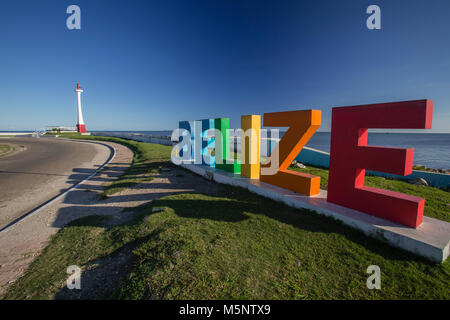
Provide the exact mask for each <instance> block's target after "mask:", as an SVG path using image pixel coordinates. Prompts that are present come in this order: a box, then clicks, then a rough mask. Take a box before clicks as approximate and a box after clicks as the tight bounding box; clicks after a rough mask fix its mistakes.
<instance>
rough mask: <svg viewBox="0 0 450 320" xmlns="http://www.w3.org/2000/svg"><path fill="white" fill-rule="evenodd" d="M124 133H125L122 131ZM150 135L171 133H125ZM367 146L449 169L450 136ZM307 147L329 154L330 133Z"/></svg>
mask: <svg viewBox="0 0 450 320" xmlns="http://www.w3.org/2000/svg"><path fill="white" fill-rule="evenodd" d="M124 132H125V131H124ZM126 132H134V133H142V134H152V135H168V136H170V135H171V133H172V132H171V131H126ZM368 144H369V145H375V146H386V147H398V148H414V165H417V164H421V165H425V166H427V167H429V168H434V169H450V134H445V133H443V134H440V133H378V132H377V133H375V132H369V139H368ZM306 145H307V146H308V147H311V148H314V149H318V150H322V151H326V152H330V133H329V132H316V133H315V134H314V135H313V136H312V138H311V140H310V141H309V142H308V143H307V144H306Z"/></svg>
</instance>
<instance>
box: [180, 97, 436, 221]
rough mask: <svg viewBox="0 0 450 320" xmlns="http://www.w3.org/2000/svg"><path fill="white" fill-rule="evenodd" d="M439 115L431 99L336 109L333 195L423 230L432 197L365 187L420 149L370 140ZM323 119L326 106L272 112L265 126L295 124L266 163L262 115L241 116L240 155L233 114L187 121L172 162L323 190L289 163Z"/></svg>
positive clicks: (408, 162) (305, 190)
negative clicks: (375, 133)
mask: <svg viewBox="0 0 450 320" xmlns="http://www.w3.org/2000/svg"><path fill="white" fill-rule="evenodd" d="M432 114H433V102H432V101H430V100H415V101H405V102H393V103H381V104H371V105H360V106H350V107H337V108H333V110H332V122H331V149H330V172H329V179H328V194H327V201H329V202H332V203H335V204H338V205H341V206H344V207H347V208H351V209H355V210H358V211H361V212H364V213H366V214H369V215H373V216H377V217H380V218H383V219H387V220H390V221H393V222H396V223H400V224H403V225H406V226H409V227H413V228H417V227H418V226H419V225H420V224H421V223H422V217H423V209H424V204H425V199H423V198H420V197H415V196H411V195H408V194H403V193H398V192H393V191H388V190H383V189H377V188H372V187H368V186H365V185H364V177H365V170H366V169H367V170H373V171H381V172H387V173H392V174H398V175H408V174H411V173H412V163H413V152H414V150H413V149H403V148H390V147H381V146H368V145H367V137H368V129H370V128H378V129H431V121H432ZM320 124H321V111H320V110H298V111H288V112H274V113H265V114H264V118H263V126H265V127H288V130H287V131H286V132H285V134H284V135H283V137H282V138H281V140H280V141H279V143H278V144H277V145H276V146H275V148H274V149H273V150H272V152H271V154H270V157H269V158H268V159H267V160H266V161H265V163H261V156H260V151H261V140H262V139H261V116H259V115H245V116H242V117H241V128H240V137H241V140H240V141H241V152H240V157H239V159H234V157H233V156H232V155H231V148H230V121H229V119H228V118H217V119H204V120H196V121H180V123H179V129H178V130H176V131H177V132H176V133H175V132H174V135H173V137H175V138H177V137H178V138H179V142H178V144H177V145H175V146H174V149H173V150H172V161H173V162H175V163H177V164H179V163H181V162H188V163H193V164H197V165H207V166H211V167H215V168H216V169H219V170H225V171H228V172H232V173H234V174H240V175H241V176H243V177H247V178H250V179H259V180H260V181H263V182H265V183H269V184H272V185H276V186H278V187H281V188H285V189H289V190H292V191H294V192H297V193H300V194H304V195H306V196H315V195H318V194H319V191H320V177H317V176H313V175H310V174H307V173H301V172H295V171H291V170H288V167H289V165H290V164H291V163H292V161H293V160H294V159H295V157H296V156H297V155H298V154H299V153H300V151H301V150H302V148H303V147H304V146H305V144H306V143H307V142H308V140H309V139H310V138H311V137H312V136H313V135H314V133H315V132H316V130H317V129H318V128H319V126H320ZM211 132H212V133H211Z"/></svg>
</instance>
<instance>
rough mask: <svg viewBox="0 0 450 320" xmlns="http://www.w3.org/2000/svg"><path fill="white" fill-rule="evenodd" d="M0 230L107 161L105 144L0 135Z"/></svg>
mask: <svg viewBox="0 0 450 320" xmlns="http://www.w3.org/2000/svg"><path fill="white" fill-rule="evenodd" d="M0 144H6V145H10V146H12V147H14V148H15V151H13V152H11V153H9V154H7V155H4V156H1V157H0V229H1V228H3V227H5V226H6V225H8V224H9V223H10V222H12V221H14V220H15V219H17V218H19V217H21V216H22V215H24V214H26V213H27V212H29V211H31V210H33V209H34V208H35V207H37V206H39V205H41V204H42V203H45V202H46V201H48V200H49V199H51V198H53V197H54V196H56V195H58V194H59V193H61V192H63V191H64V190H66V189H67V188H69V187H71V186H72V185H74V184H76V183H78V182H79V181H81V180H83V179H85V178H86V177H88V176H89V175H90V174H92V173H93V172H94V171H95V170H96V169H97V168H98V167H99V166H101V165H102V164H103V163H104V162H106V161H107V159H108V157H109V156H110V149H108V148H107V147H105V146H102V145H98V144H93V143H87V142H74V141H67V140H59V139H55V138H32V137H20V138H0Z"/></svg>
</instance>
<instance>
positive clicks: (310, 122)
mask: <svg viewBox="0 0 450 320" xmlns="http://www.w3.org/2000/svg"><path fill="white" fill-rule="evenodd" d="M320 122H321V111H320V110H299V111H287V112H273V113H265V114H264V123H263V125H264V126H266V127H289V129H288V131H286V133H285V134H284V136H283V137H282V138H281V140H280V142H279V143H278V145H277V146H276V147H275V148H274V150H273V151H272V154H271V156H270V159H269V162H270V161H276V155H278V159H279V167H278V171H277V172H276V173H275V174H272V175H270V174H269V175H268V174H264V169H265V168H267V167H268V166H269V164H266V165H264V166H262V168H261V176H260V181H263V182H266V183H269V184H272V185H275V186H278V187H281V188H285V189H289V190H292V191H294V192H297V193H301V194H305V195H307V196H314V195H317V194H319V191H320V177H317V176H313V175H311V174H307V173H301V172H296V171H290V170H287V168H288V167H289V166H290V165H291V163H292V161H293V160H294V159H295V157H296V156H297V155H298V154H299V153H300V151H301V150H302V148H303V147H304V146H305V144H306V143H307V142H308V141H309V139H310V138H311V137H312V136H313V134H314V133H315V132H316V130H317V129H318V128H319V126H320Z"/></svg>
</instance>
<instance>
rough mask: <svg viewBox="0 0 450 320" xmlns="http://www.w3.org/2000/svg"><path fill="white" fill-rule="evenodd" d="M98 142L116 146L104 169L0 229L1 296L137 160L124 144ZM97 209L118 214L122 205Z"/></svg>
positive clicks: (89, 211)
mask: <svg viewBox="0 0 450 320" xmlns="http://www.w3.org/2000/svg"><path fill="white" fill-rule="evenodd" d="M76 141H77V142H80V143H92V142H90V141H83V140H76ZM98 142H100V143H101V144H104V145H108V146H109V147H112V148H114V149H115V155H114V158H113V159H111V161H110V163H109V164H108V165H107V166H106V167H105V168H103V170H99V171H98V172H97V173H96V174H94V175H93V176H92V177H90V178H89V179H88V180H85V181H83V182H81V183H80V184H78V185H77V186H75V187H74V188H72V189H70V190H69V191H68V192H67V193H65V194H63V196H61V197H59V198H57V199H55V201H52V202H51V203H49V204H48V205H46V206H44V207H42V208H41V209H40V210H39V212H37V213H36V214H33V215H30V216H28V217H27V218H26V219H23V220H21V221H19V222H17V223H16V224H14V225H12V226H10V227H8V228H7V229H6V230H4V231H2V232H0V297H1V296H2V295H3V293H4V291H5V289H6V288H7V287H8V286H9V285H10V284H12V283H13V282H14V281H15V280H16V279H17V278H18V277H20V276H21V275H22V273H23V272H24V271H25V270H26V269H27V267H28V266H29V265H30V263H31V262H32V261H33V260H34V258H35V257H36V256H38V255H39V253H40V252H41V250H42V249H43V248H44V247H45V246H46V244H47V242H48V240H49V239H50V237H51V236H52V235H53V234H55V233H56V232H58V230H59V229H60V228H61V227H63V226H64V225H66V224H67V223H69V222H70V221H72V220H75V219H78V218H81V217H83V216H87V215H91V214H94V213H93V211H92V210H87V209H88V208H92V207H94V208H95V204H96V203H97V202H98V200H97V193H99V192H101V190H103V189H104V187H103V186H102V184H104V183H105V182H108V181H113V180H115V179H117V178H118V177H119V176H121V175H122V174H123V172H124V171H125V170H126V169H127V168H128V167H129V166H130V165H131V163H132V162H133V152H132V151H131V150H130V149H128V148H127V147H125V146H124V145H121V144H118V143H113V142H104V141H98ZM121 209H122V208H121V207H120V210H121ZM95 211H96V212H95V214H108V215H114V214H117V212H118V209H117V210H114V207H110V206H108V209H106V210H105V208H103V210H101V212H98V211H99V210H98V208H97V210H95Z"/></svg>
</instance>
